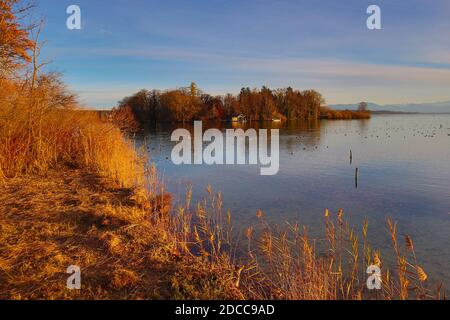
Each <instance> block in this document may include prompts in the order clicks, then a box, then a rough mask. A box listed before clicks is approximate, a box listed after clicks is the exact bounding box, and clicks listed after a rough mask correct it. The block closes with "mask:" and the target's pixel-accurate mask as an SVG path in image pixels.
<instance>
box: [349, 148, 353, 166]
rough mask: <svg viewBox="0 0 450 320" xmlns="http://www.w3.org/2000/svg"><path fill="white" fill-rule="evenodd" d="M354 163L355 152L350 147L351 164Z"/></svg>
mask: <svg viewBox="0 0 450 320" xmlns="http://www.w3.org/2000/svg"><path fill="white" fill-rule="evenodd" d="M352 163H353V152H352V149H350V165H352Z"/></svg>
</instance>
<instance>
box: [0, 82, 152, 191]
mask: <svg viewBox="0 0 450 320" xmlns="http://www.w3.org/2000/svg"><path fill="white" fill-rule="evenodd" d="M0 81H1V86H0V106H1V108H0V179H2V180H4V179H5V178H6V177H15V176H17V175H20V174H28V173H45V172H46V171H47V170H49V169H51V168H52V167H54V166H56V165H58V164H61V163H64V164H69V165H72V166H77V167H86V168H90V169H92V170H95V171H96V172H98V173H99V174H101V175H104V176H108V177H112V178H114V179H115V180H117V182H120V183H123V185H124V186H136V185H139V184H142V183H143V176H144V175H143V172H142V168H143V163H142V159H141V158H140V157H139V156H138V155H137V153H136V151H135V149H134V146H133V145H132V143H131V142H130V141H128V140H127V139H125V138H124V136H123V135H122V133H121V132H120V130H119V129H118V128H116V127H115V126H114V125H112V124H111V123H107V122H103V121H101V120H100V119H99V118H98V117H97V116H96V114H95V113H92V112H85V111H82V110H79V109H77V108H76V104H75V99H74V97H73V96H71V95H70V94H69V93H67V92H66V90H65V88H64V86H63V84H62V83H61V82H59V79H58V77H57V76H55V75H43V76H42V77H41V78H40V81H38V84H37V86H36V88H34V89H33V90H31V89H29V85H28V83H27V82H26V81H25V82H23V83H22V82H19V81H16V82H13V81H8V80H4V79H3V80H0Z"/></svg>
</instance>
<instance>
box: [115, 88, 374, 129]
mask: <svg viewBox="0 0 450 320" xmlns="http://www.w3.org/2000/svg"><path fill="white" fill-rule="evenodd" d="M324 104H325V99H324V98H323V96H322V95H321V94H320V93H319V92H317V91H315V90H304V91H300V90H297V89H293V88H291V87H288V88H281V89H270V88H268V87H266V86H263V87H262V88H261V89H250V88H249V87H245V88H242V89H241V91H240V92H239V94H238V95H233V94H230V93H229V94H225V95H211V94H208V93H205V92H203V91H202V90H200V89H198V87H197V85H196V84H195V83H194V82H192V83H191V85H190V86H189V87H184V88H177V89H172V90H164V91H162V90H145V89H143V90H140V91H139V92H137V93H135V94H133V95H132V96H129V97H126V98H124V99H122V100H121V101H120V102H119V104H118V106H117V107H116V108H114V109H113V115H114V117H116V118H127V115H133V116H134V117H135V119H136V120H137V121H138V122H139V124H141V125H144V126H145V125H152V124H154V123H160V122H190V121H193V120H203V121H247V122H251V121H287V120H317V119H367V118H370V112H369V111H368V110H367V104H365V103H361V105H360V108H359V109H358V110H343V111H341V110H332V109H330V108H328V107H325V106H324Z"/></svg>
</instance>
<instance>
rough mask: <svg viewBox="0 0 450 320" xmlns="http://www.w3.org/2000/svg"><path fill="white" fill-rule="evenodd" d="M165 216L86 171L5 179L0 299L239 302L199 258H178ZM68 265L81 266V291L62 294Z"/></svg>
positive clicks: (1, 200) (0, 202) (0, 199)
mask: <svg viewBox="0 0 450 320" xmlns="http://www.w3.org/2000/svg"><path fill="white" fill-rule="evenodd" d="M138 198H139V197H138ZM164 199H165V200H164V201H165V202H166V203H165V205H164V206H163V205H160V206H159V207H160V208H166V210H167V208H168V207H167V206H170V197H168V196H166V197H164ZM153 201H154V200H153ZM164 215H167V212H164V211H155V210H154V208H149V207H146V206H143V205H142V203H139V202H138V201H137V200H136V194H135V193H134V192H133V190H132V189H123V188H119V187H118V186H117V184H116V183H115V181H113V180H112V179H106V178H102V177H100V176H98V175H97V174H94V173H89V172H86V171H85V170H79V169H75V170H73V169H72V170H67V169H63V168H59V169H58V170H50V171H48V172H47V173H46V175H45V176H25V177H18V178H14V179H9V180H8V181H7V182H6V184H5V186H4V190H3V192H2V193H1V195H0V243H1V244H2V245H1V246H0V299H173V298H183V299H213V298H217V299H227V298H228V299H235V298H239V296H237V295H236V292H234V289H233V288H231V290H229V289H228V288H227V279H226V278H223V277H222V276H221V275H220V274H217V273H215V272H214V271H213V270H212V269H210V266H209V265H207V264H206V265H205V264H204V263H203V260H201V259H198V258H196V257H194V256H190V255H184V254H182V252H181V251H180V250H179V248H177V241H175V239H174V236H173V234H172V233H171V232H169V230H167V229H165V227H163V226H165V225H163V224H160V223H158V220H159V218H158V217H160V216H164ZM70 265H79V266H80V267H81V270H82V290H80V291H76V290H75V291H70V290H68V289H67V288H66V280H67V277H68V276H69V275H68V274H66V273H65V271H66V269H67V267H68V266H70ZM229 283H230V284H229V286H231V282H229Z"/></svg>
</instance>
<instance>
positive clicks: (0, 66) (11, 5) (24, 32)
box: [0, 0, 34, 78]
mask: <svg viewBox="0 0 450 320" xmlns="http://www.w3.org/2000/svg"><path fill="white" fill-rule="evenodd" d="M29 8H30V6H24V7H20V6H19V0H1V1H0V78H5V77H8V76H10V75H11V74H12V73H14V72H15V71H16V70H17V69H18V68H19V67H21V66H23V65H25V64H27V63H29V62H31V56H30V54H29V51H30V50H31V49H32V48H33V46H34V42H33V41H32V40H31V39H30V38H29V28H27V27H24V26H22V25H21V23H20V20H21V19H22V18H23V15H24V14H25V13H26V12H27V11H28V10H29Z"/></svg>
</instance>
